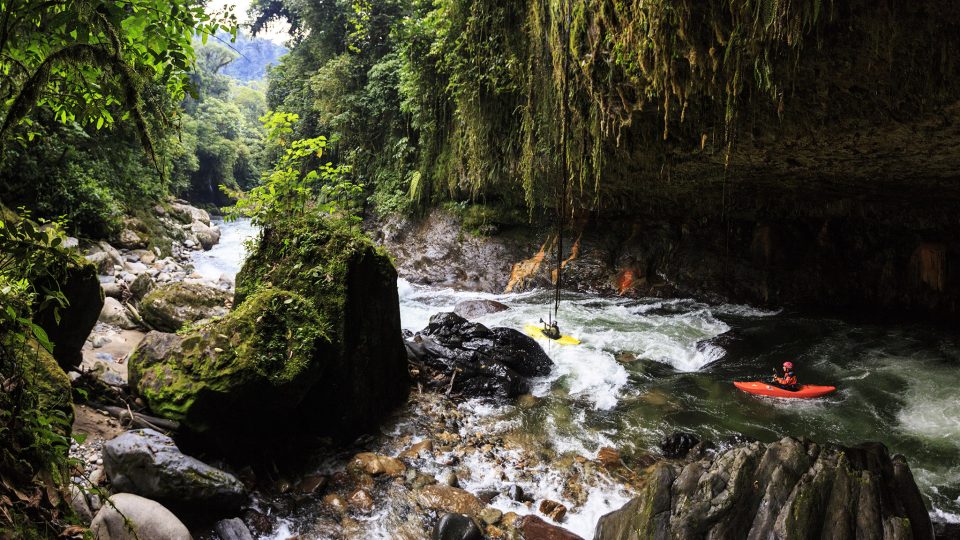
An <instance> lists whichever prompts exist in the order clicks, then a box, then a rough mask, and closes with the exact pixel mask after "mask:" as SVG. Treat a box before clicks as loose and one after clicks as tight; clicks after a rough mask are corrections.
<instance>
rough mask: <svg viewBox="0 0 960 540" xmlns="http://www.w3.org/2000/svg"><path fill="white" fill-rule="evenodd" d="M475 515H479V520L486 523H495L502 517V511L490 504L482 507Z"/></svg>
mask: <svg viewBox="0 0 960 540" xmlns="http://www.w3.org/2000/svg"><path fill="white" fill-rule="evenodd" d="M477 517H479V518H480V521H481V522H483V523H484V524H486V525H495V524H497V523H499V522H500V518H502V517H503V512H501V511H500V510H497V509H496V508H493V507H492V506H488V507H486V508H484V509H483V511H482V512H480V515H479V516H477Z"/></svg>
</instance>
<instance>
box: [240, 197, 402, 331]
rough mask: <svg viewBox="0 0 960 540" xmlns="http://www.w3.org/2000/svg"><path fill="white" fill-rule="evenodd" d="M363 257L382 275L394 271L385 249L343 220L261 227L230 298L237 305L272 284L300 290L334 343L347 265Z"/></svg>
mask: <svg viewBox="0 0 960 540" xmlns="http://www.w3.org/2000/svg"><path fill="white" fill-rule="evenodd" d="M364 257H369V258H371V259H373V260H374V261H375V262H376V263H377V264H378V265H379V267H380V273H381V275H382V276H384V277H385V278H387V277H390V276H392V275H393V272H394V270H393V268H392V264H391V262H390V259H389V257H387V256H386V255H385V251H384V250H382V249H381V248H378V247H376V246H374V244H373V242H372V241H371V240H370V239H369V238H367V237H366V236H365V235H364V234H363V233H362V232H361V231H359V230H358V229H356V228H355V227H352V226H351V225H349V224H347V223H344V222H340V221H332V220H329V219H325V218H324V217H321V216H304V217H303V218H302V219H300V220H297V221H293V220H287V221H284V222H281V223H277V224H276V225H274V226H272V227H269V228H266V229H264V231H263V232H262V233H261V237H260V239H259V241H258V242H257V244H256V246H255V248H254V250H253V251H252V252H251V253H250V254H249V255H248V256H247V260H246V261H245V262H244V265H243V268H242V269H241V270H240V273H238V274H237V280H236V292H235V294H234V302H235V304H236V305H241V304H243V303H244V302H245V301H246V299H247V298H248V297H249V296H250V295H251V294H253V293H254V292H255V291H257V290H260V289H263V288H270V287H274V286H282V287H284V288H286V289H289V290H293V291H298V292H299V293H300V294H303V295H304V296H305V297H307V298H309V299H310V301H311V302H312V303H313V305H314V306H316V308H317V310H319V312H320V314H321V315H322V316H323V318H324V320H326V321H329V322H330V325H331V331H332V332H333V333H334V334H333V335H332V336H331V337H333V338H334V340H335V341H336V337H338V336H340V335H341V331H340V325H341V324H342V321H343V317H344V309H345V303H346V294H347V284H346V279H347V276H348V275H349V269H350V267H351V265H352V264H355V263H356V262H358V261H359V260H360V259H362V258H364Z"/></svg>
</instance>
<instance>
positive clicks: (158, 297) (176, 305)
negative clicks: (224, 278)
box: [140, 283, 230, 332]
mask: <svg viewBox="0 0 960 540" xmlns="http://www.w3.org/2000/svg"><path fill="white" fill-rule="evenodd" d="M229 300H230V293H229V292H227V291H224V290H222V289H217V288H216V287H210V286H208V285H201V284H199V283H172V284H170V285H164V286H162V287H157V288H156V289H154V290H152V291H151V292H150V293H148V294H147V295H146V296H145V297H144V298H143V300H142V301H141V303H140V316H141V317H143V320H144V322H146V323H147V324H148V325H150V327H151V328H153V329H155V330H159V331H161V332H176V331H178V330H180V329H181V328H183V326H184V325H185V324H188V323H193V322H197V321H200V320H203V319H210V318H213V317H222V316H223V315H226V314H227V311H228V310H227V307H226V304H227V302H228V301H229Z"/></svg>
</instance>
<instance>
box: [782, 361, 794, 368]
mask: <svg viewBox="0 0 960 540" xmlns="http://www.w3.org/2000/svg"><path fill="white" fill-rule="evenodd" d="M783 369H793V362H784V363H783Z"/></svg>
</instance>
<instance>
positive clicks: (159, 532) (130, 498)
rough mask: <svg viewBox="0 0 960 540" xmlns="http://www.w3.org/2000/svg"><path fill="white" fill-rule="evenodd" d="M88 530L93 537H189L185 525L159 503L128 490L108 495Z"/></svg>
mask: <svg viewBox="0 0 960 540" xmlns="http://www.w3.org/2000/svg"><path fill="white" fill-rule="evenodd" d="M90 532H91V533H92V534H93V537H94V538H96V539H97V540H191V537H190V531H189V530H187V527H186V525H184V524H183V522H181V521H180V520H179V519H177V516H175V515H173V513H172V512H170V511H169V510H167V509H166V508H164V507H163V505H161V504H160V503H158V502H156V501H151V500H150V499H145V498H143V497H140V496H137V495H133V494H130V493H118V494H116V495H113V496H112V497H110V498H109V499H108V503H107V504H104V505H103V507H102V508H101V509H100V511H99V512H97V516H96V517H95V518H94V519H93V523H91V524H90Z"/></svg>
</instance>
